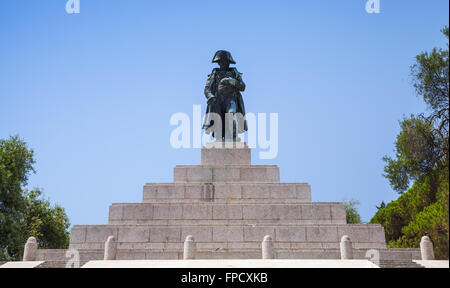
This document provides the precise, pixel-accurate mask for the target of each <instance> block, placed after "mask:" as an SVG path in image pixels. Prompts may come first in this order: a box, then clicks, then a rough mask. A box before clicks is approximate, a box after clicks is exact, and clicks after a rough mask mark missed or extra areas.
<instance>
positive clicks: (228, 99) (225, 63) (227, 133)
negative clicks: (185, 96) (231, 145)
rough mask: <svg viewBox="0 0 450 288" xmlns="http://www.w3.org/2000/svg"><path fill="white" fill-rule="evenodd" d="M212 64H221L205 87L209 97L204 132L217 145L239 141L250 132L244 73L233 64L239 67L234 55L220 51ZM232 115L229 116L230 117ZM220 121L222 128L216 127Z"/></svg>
mask: <svg viewBox="0 0 450 288" xmlns="http://www.w3.org/2000/svg"><path fill="white" fill-rule="evenodd" d="M212 63H218V64H219V66H220V67H219V68H214V69H213V70H212V72H211V74H209V75H208V79H207V80H206V86H205V96H206V99H207V101H208V107H207V109H206V116H205V121H204V123H203V129H205V130H206V131H205V132H206V133H207V134H210V133H212V136H213V137H214V138H215V139H216V140H217V141H231V140H232V141H236V138H237V134H241V133H244V132H245V131H247V122H246V121H245V119H244V117H245V108H244V100H243V99H242V95H241V92H242V91H244V90H245V83H244V82H243V81H242V73H240V72H239V71H238V70H237V69H236V68H235V67H230V64H236V62H235V61H234V60H233V57H232V56H231V53H230V52H228V51H225V50H219V51H217V52H216V54H215V55H214V57H213V60H212ZM226 115H228V116H226ZM217 117H220V119H219V120H221V124H222V125H220V126H221V127H216V126H219V125H216V126H215V125H214V119H217Z"/></svg>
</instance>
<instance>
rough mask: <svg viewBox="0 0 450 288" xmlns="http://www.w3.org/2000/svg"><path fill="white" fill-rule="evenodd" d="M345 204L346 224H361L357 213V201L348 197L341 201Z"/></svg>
mask: <svg viewBox="0 0 450 288" xmlns="http://www.w3.org/2000/svg"><path fill="white" fill-rule="evenodd" d="M343 203H344V206H345V216H346V218H347V224H361V223H362V222H361V216H360V215H359V212H358V208H356V206H358V205H359V201H357V200H355V199H350V200H348V201H346V200H344V201H343Z"/></svg>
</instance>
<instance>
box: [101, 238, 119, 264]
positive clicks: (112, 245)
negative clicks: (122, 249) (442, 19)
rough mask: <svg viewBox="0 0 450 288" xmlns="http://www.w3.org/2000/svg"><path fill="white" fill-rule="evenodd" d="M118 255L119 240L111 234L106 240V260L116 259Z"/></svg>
mask: <svg viewBox="0 0 450 288" xmlns="http://www.w3.org/2000/svg"><path fill="white" fill-rule="evenodd" d="M116 256H117V242H116V238H115V237H114V236H109V237H108V240H106V242H105V255H104V257H103V259H104V260H116Z"/></svg>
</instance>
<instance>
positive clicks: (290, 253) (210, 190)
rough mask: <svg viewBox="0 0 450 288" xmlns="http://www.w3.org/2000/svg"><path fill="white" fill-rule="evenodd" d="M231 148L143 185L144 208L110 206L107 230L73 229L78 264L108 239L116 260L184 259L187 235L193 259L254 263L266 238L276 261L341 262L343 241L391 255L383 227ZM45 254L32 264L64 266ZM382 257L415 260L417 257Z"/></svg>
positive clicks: (96, 254)
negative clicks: (352, 217) (315, 198)
mask: <svg viewBox="0 0 450 288" xmlns="http://www.w3.org/2000/svg"><path fill="white" fill-rule="evenodd" d="M237 144H240V146H239V147H234V148H224V147H221V146H219V145H218V144H217V143H216V144H213V145H212V146H213V147H209V148H203V149H202V153H201V165H192V166H186V165H183V166H176V167H175V168H174V182H173V183H148V184H146V185H144V188H143V201H142V203H116V204H112V205H111V206H110V207H109V220H108V224H107V225H75V226H73V228H72V230H71V239H70V249H77V250H78V251H79V253H80V259H81V261H88V260H101V259H103V249H104V243H105V241H106V239H107V238H108V237H109V236H110V235H113V236H115V238H116V239H117V249H118V252H117V259H126V260H133V259H136V260H137V259H182V258H183V242H184V240H185V238H186V236H187V235H193V236H194V237H195V241H196V243H197V258H199V259H258V258H261V241H262V240H263V238H264V236H265V235H271V237H272V239H273V241H274V248H275V257H276V258H279V259H282V258H290V259H292V258H296V259H339V258H340V252H339V243H340V239H341V237H342V236H343V235H348V236H349V237H350V239H351V240H352V242H353V248H354V249H355V252H354V255H355V258H358V259H365V258H366V257H367V256H366V254H367V251H368V250H370V249H377V251H381V252H379V253H380V255H385V254H386V253H387V252H386V251H388V250H390V249H386V245H385V236H384V230H383V227H382V226H380V225H371V224H360V225H348V224H346V216H345V207H344V205H343V204H342V203H336V202H311V188H310V186H309V184H307V183H280V175H279V168H278V167H277V166H273V165H272V166H270V165H262V166H261V165H251V159H250V149H249V148H248V147H246V146H245V144H244V143H237ZM50 254H51V251H47V252H46V251H40V252H39V255H38V258H39V257H40V259H41V260H42V259H46V258H48V260H46V261H48V262H49V263H51V261H53V263H54V264H55V265H56V264H57V262H58V261H62V260H64V259H61V253H59V254H58V253H55V255H52V256H49V255H50ZM56 255H59V256H56ZM386 255H389V257H394V258H396V257H397V258H401V259H404V258H406V259H408V260H409V261H411V259H420V252H419V251H418V250H417V251H409V250H408V251H406V253H405V251H403V250H398V249H397V250H392V253H391V252H389V253H387V254H386ZM389 257H388V258H389ZM418 257H419V258H418ZM382 263H387V264H389V263H390V262H389V263H388V262H382ZM392 263H393V262H392ZM402 263H403V262H402ZM387 264H386V265H387ZM395 264H397V263H395ZM49 265H50V264H49ZM50 266H51V265H50Z"/></svg>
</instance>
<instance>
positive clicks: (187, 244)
mask: <svg viewBox="0 0 450 288" xmlns="http://www.w3.org/2000/svg"><path fill="white" fill-rule="evenodd" d="M196 250H197V245H196V244H195V239H194V236H192V235H188V236H187V237H186V240H185V241H184V252H183V259H184V260H189V259H195V253H196Z"/></svg>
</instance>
